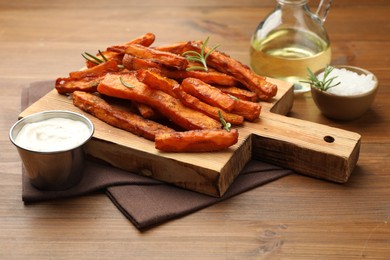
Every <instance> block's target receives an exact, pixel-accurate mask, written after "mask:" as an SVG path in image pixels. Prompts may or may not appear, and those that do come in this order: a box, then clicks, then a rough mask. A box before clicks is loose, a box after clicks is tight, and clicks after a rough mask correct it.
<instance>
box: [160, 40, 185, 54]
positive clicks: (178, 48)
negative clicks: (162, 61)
mask: <svg viewBox="0 0 390 260" xmlns="http://www.w3.org/2000/svg"><path fill="white" fill-rule="evenodd" d="M190 46H191V42H190V41H186V42H177V43H170V44H167V45H161V46H157V47H155V49H156V50H160V51H166V52H172V53H176V54H178V55H181V54H182V53H183V52H185V51H186V50H187V49H188V48H189V47H190Z"/></svg>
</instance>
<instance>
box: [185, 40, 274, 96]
mask: <svg viewBox="0 0 390 260" xmlns="http://www.w3.org/2000/svg"><path fill="white" fill-rule="evenodd" d="M191 46H192V48H191V49H192V50H195V51H198V52H200V51H201V49H202V45H201V44H199V43H195V42H193V43H192V45H191ZM208 51H210V48H208V47H206V48H205V52H206V53H207V52H208ZM207 64H209V65H210V66H211V67H214V68H216V69H217V70H219V71H221V72H224V73H226V74H229V75H232V76H234V77H235V78H236V79H237V80H239V81H240V82H241V83H242V84H244V85H245V86H246V87H247V88H248V89H249V90H251V91H253V92H255V93H256V94H257V95H258V96H259V98H260V99H262V100H269V99H271V98H272V97H274V96H275V95H276V93H277V86H276V85H274V84H272V83H270V82H268V81H266V78H265V77H262V76H259V75H257V74H255V73H254V72H253V71H252V70H251V69H250V68H249V67H248V66H246V65H243V64H242V63H241V62H239V61H238V60H235V59H233V58H231V57H230V56H228V55H226V54H224V53H222V52H219V51H217V50H215V51H213V52H212V53H210V55H209V56H208V58H207Z"/></svg>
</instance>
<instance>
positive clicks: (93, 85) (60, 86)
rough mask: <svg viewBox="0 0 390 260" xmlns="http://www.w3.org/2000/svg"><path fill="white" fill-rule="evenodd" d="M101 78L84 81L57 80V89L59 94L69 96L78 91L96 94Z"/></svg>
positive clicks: (89, 78)
mask: <svg viewBox="0 0 390 260" xmlns="http://www.w3.org/2000/svg"><path fill="white" fill-rule="evenodd" d="M100 80H101V77H85V78H82V79H72V78H57V80H56V82H55V88H56V90H57V92H58V93H59V94H69V93H73V92H74V91H76V90H81V91H85V92H95V91H96V90H97V86H98V84H99V82H100Z"/></svg>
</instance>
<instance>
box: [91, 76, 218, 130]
mask: <svg viewBox="0 0 390 260" xmlns="http://www.w3.org/2000/svg"><path fill="white" fill-rule="evenodd" d="M123 83H126V85H128V86H131V87H126V86H125V85H124V84H123ZM98 92H100V93H102V94H105V95H108V96H112V97H118V98H123V99H129V100H133V101H136V102H139V103H144V104H147V105H149V106H151V107H152V108H154V109H156V110H158V111H159V112H160V113H161V114H162V115H164V116H165V117H167V118H169V119H170V120H171V121H172V122H174V123H175V124H176V125H178V126H180V127H182V128H183V129H186V130H194V129H217V128H220V127H221V124H220V122H218V121H217V120H215V119H212V118H210V117H208V116H206V115H204V114H203V113H200V112H198V111H196V110H193V109H191V108H188V107H185V106H184V105H183V104H182V103H181V102H180V101H179V100H178V99H176V98H173V97H172V96H170V95H168V94H166V93H164V92H163V91H161V90H155V89H152V88H151V87H148V86H147V85H146V84H144V83H142V82H140V81H138V79H137V78H136V75H135V72H134V73H128V74H126V75H122V76H119V75H111V74H109V75H106V76H105V77H104V79H103V80H102V81H101V82H100V84H99V86H98Z"/></svg>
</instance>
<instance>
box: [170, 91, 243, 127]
mask: <svg viewBox="0 0 390 260" xmlns="http://www.w3.org/2000/svg"><path fill="white" fill-rule="evenodd" d="M174 91H175V93H176V95H177V96H178V97H179V99H180V101H181V102H182V103H183V104H184V105H185V106H187V107H190V108H193V109H194V110H198V111H200V112H202V113H204V114H206V115H208V116H209V117H211V118H214V119H216V120H220V118H219V114H218V111H221V114H222V116H223V118H224V119H225V120H226V121H227V122H229V123H231V124H232V125H242V124H243V123H244V117H243V116H240V115H236V114H232V113H228V112H225V111H223V110H221V109H220V108H217V107H214V106H210V105H209V104H207V103H204V102H202V101H200V100H199V99H197V98H196V97H194V96H192V95H190V94H188V93H187V92H185V91H184V90H183V89H182V87H181V86H178V87H176V88H174Z"/></svg>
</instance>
